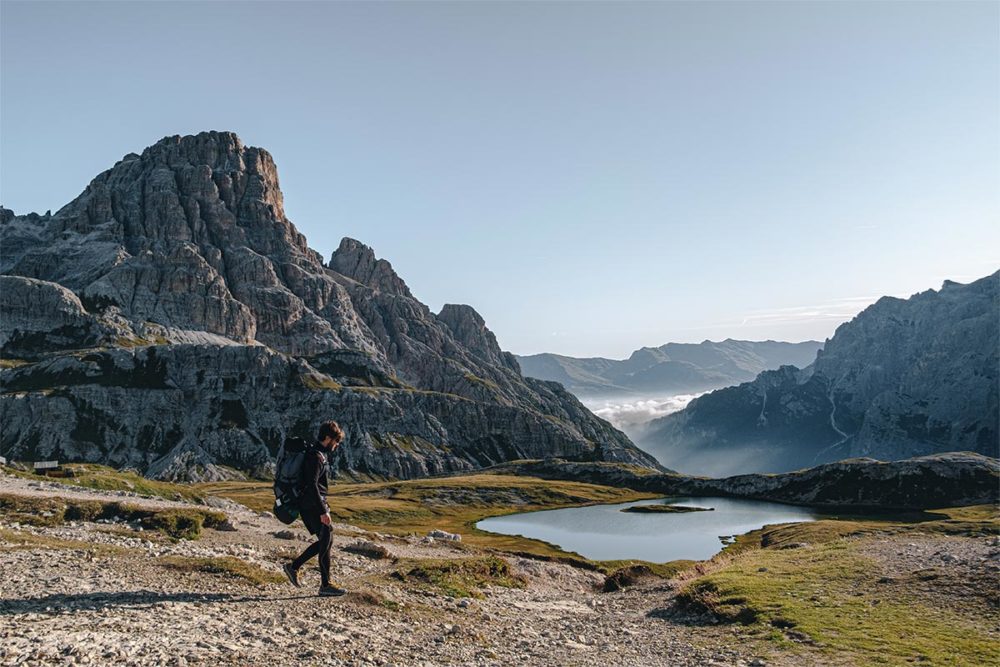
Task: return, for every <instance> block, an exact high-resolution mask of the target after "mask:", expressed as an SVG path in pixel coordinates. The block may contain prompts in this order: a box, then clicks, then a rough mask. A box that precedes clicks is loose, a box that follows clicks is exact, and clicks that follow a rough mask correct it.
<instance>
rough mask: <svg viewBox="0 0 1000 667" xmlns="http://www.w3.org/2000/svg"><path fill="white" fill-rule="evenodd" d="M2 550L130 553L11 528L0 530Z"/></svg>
mask: <svg viewBox="0 0 1000 667" xmlns="http://www.w3.org/2000/svg"><path fill="white" fill-rule="evenodd" d="M0 549H54V550H58V549H73V550H82V551H89V552H90V553H91V554H93V555H95V556H118V555H121V554H124V553H126V552H127V551H128V549H126V548H124V547H119V546H114V545H110V544H95V543H93V542H86V541H84V540H66V539H62V538H58V537H50V536H48V535H36V534H34V533H29V532H25V531H21V530H11V529H9V528H0Z"/></svg>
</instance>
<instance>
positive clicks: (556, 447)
mask: <svg viewBox="0 0 1000 667" xmlns="http://www.w3.org/2000/svg"><path fill="white" fill-rule="evenodd" d="M0 274H7V276H8V277H7V278H5V279H4V281H3V287H4V288H3V289H2V290H0V306H2V308H3V313H4V315H5V317H4V318H3V321H2V322H0V353H3V354H4V356H5V358H8V357H13V358H18V359H21V360H23V361H24V362H25V363H24V364H23V365H22V366H19V367H18V369H0V374H5V375H10V376H12V377H9V378H8V377H4V378H2V379H0V385H3V386H4V387H5V390H6V389H9V388H15V387H20V388H21V389H23V390H26V391H28V392H29V393H32V399H31V401H29V402H30V403H31V405H28V402H25V403H12V400H13V394H10V393H9V392H8V393H3V392H0V408H3V409H4V410H6V412H4V413H3V414H4V427H5V428H4V434H3V438H2V439H0V452H3V453H4V455H14V453H16V455H17V456H34V457H43V458H44V457H50V458H60V459H65V458H69V459H73V460H79V459H83V460H89V461H104V462H108V463H112V464H115V465H123V464H128V465H136V466H138V467H141V468H142V469H143V470H144V472H146V473H147V474H151V475H157V476H161V477H162V476H168V477H174V476H185V475H188V474H189V473H191V472H192V471H194V472H193V473H192V474H201V473H200V472H198V471H200V470H215V469H216V468H214V467H213V466H217V465H218V464H223V465H225V466H229V467H230V468H236V469H240V470H245V471H254V472H260V471H266V469H267V466H268V465H269V464H270V463H272V462H273V454H274V452H275V451H277V447H278V446H279V445H280V443H281V441H282V439H283V438H284V437H285V436H286V435H288V434H289V433H296V434H299V435H302V434H309V433H313V432H315V428H316V425H317V424H318V422H319V421H320V420H322V419H323V418H324V417H325V418H327V419H329V418H332V417H335V418H337V419H338V420H339V421H341V422H342V423H343V424H344V425H345V428H346V429H347V431H348V433H350V434H352V435H351V440H350V442H348V443H346V444H345V447H344V448H343V450H342V451H341V453H340V454H339V455H338V457H339V458H338V461H336V462H335V463H333V465H335V466H336V467H339V468H341V469H349V470H354V471H359V472H365V473H366V474H376V475H388V476H397V477H414V476H421V475H426V474H440V473H442V472H447V471H454V470H465V469H472V468H477V467H482V466H485V465H491V464H493V463H496V462H499V461H504V460H512V459H521V458H538V457H546V456H551V455H559V456H569V457H572V458H576V459H587V460H591V459H601V460H620V461H625V462H631V463H637V464H639V465H646V466H655V462H654V461H653V460H652V459H651V457H649V456H647V455H645V454H644V453H642V452H641V451H639V450H637V449H636V448H635V446H634V445H632V443H630V442H629V441H628V439H627V438H626V437H625V436H624V435H623V434H621V433H619V432H617V431H615V430H614V429H612V428H611V427H610V426H608V425H607V424H606V423H604V422H601V421H600V420H598V419H596V418H595V417H594V416H593V415H592V414H590V413H589V412H587V411H586V409H585V408H584V407H583V406H582V405H581V404H580V403H579V402H577V401H576V400H575V399H574V398H573V397H572V396H570V395H569V394H566V393H565V392H564V391H563V390H562V388H561V387H559V386H558V385H550V384H548V383H544V382H540V381H536V380H532V379H529V378H524V377H523V376H522V375H521V373H520V371H519V368H518V365H517V362H516V361H515V360H514V359H513V357H512V356H511V355H510V354H508V353H505V352H503V351H501V350H500V347H499V345H498V344H497V342H496V338H495V336H493V334H492V333H491V332H490V331H489V330H488V329H487V328H486V325H485V322H484V321H483V318H482V317H480V316H479V315H478V313H476V312H475V311H474V310H473V309H472V308H470V307H468V306H451V307H448V308H446V309H445V310H443V311H442V314H441V316H440V317H438V316H435V315H433V314H432V313H431V312H430V310H429V309H428V308H427V306H426V305H424V304H423V303H421V302H420V301H418V300H417V299H416V298H415V297H414V296H413V295H412V294H411V293H410V290H409V288H408V287H407V286H406V283H405V282H403V280H402V279H401V278H400V277H399V276H398V275H397V274H396V272H395V271H394V270H393V268H392V265H391V264H389V262H388V261H386V260H384V259H379V258H377V257H376V256H375V252H374V251H373V250H372V249H371V248H370V247H368V246H367V245H365V244H364V243H361V242H360V241H357V240H354V239H350V238H345V239H344V240H343V241H342V242H341V244H340V246H339V247H338V248H337V250H336V251H335V252H334V253H333V255H332V257H331V259H330V262H329V265H324V264H323V262H322V259H321V256H320V255H319V253H317V252H315V251H314V250H312V249H310V248H309V246H308V244H307V243H306V239H305V237H304V236H302V234H300V233H299V232H298V231H297V230H296V229H295V227H294V226H293V225H292V223H291V222H290V221H289V220H288V219H287V218H286V217H285V213H284V209H283V204H282V196H281V190H280V188H279V185H278V174H277V169H276V167H275V165H274V161H273V159H272V158H271V156H270V154H269V153H267V151H265V150H263V149H260V148H253V147H248V146H245V145H244V144H243V143H242V142H241V141H240V139H239V137H237V136H236V135H235V134H233V133H231V132H203V133H200V134H197V135H191V136H171V137H166V138H164V139H162V140H160V141H158V142H157V143H156V144H154V145H152V146H150V147H148V148H146V149H145V150H143V151H142V152H141V153H130V154H128V155H126V156H125V157H124V158H123V159H122V160H120V161H119V162H117V163H116V164H115V165H114V166H113V167H112V168H111V169H109V170H107V171H105V172H103V173H102V174H100V175H98V176H97V177H96V178H95V179H94V180H93V181H91V183H90V184H89V185H88V186H87V188H86V189H85V190H84V192H83V193H82V194H81V195H80V196H78V197H77V198H76V199H74V200H73V201H72V202H70V203H69V204H67V205H66V206H64V207H63V208H62V209H60V210H59V212H58V213H56V215H54V216H51V217H48V216H44V217H43V216H37V215H26V216H17V215H13V214H12V213H10V212H7V211H2V212H0ZM8 314H10V315H11V316H10V317H7V315H8ZM83 349H86V350H95V349H96V350H98V352H95V353H94V355H91V356H88V357H86V358H82V357H77V356H74V353H75V352H77V351H79V350H83ZM60 369H62V370H60ZM22 373H23V375H19V374H22ZM14 375H18V377H13V376H14ZM70 385H72V388H71V389H67V390H66V391H65V392H63V393H61V394H60V395H59V397H58V398H57V399H51V400H50V396H51V392H48V389H51V388H52V387H55V386H60V387H69V386H70ZM352 387H357V388H359V389H351V388H352ZM143 392H146V393H143ZM8 406H10V408H9V410H8V409H7V408H8ZM52 414H55V415H57V418H50V415H52ZM66 434H71V435H70V437H69V440H67V435H66ZM213 474H214V473H213Z"/></svg>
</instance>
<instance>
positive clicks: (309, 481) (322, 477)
mask: <svg viewBox="0 0 1000 667" xmlns="http://www.w3.org/2000/svg"><path fill="white" fill-rule="evenodd" d="M343 439H344V431H343V429H341V428H340V425H339V424H337V422H334V421H330V422H325V423H324V424H322V425H321V426H320V427H319V436H318V438H317V441H316V443H315V444H313V445H312V446H311V447H310V448H309V449H308V450H307V451H306V453H305V460H304V461H303V463H302V477H301V479H302V493H301V495H300V496H299V512H300V515H301V516H302V523H304V524H305V525H306V528H308V529H309V533H310V534H311V535H315V536H316V541H315V542H314V543H312V544H310V545H309V546H308V547H306V550H305V551H303V552H302V553H301V554H300V555H299V557H298V558H296V559H295V560H294V561H292V562H291V563H285V566H284V570H285V574H286V575H288V580H289V581H291V582H292V585H293V586H301V585H302V584H300V583H299V568H301V567H302V566H303V565H305V564H306V561H308V560H309V559H310V558H312V557H313V556H317V555H318V556H319V572H320V577H321V578H322V582H321V585H320V587H319V594H320V595H324V596H336V595H343V594H344V593H346V592H347V591H345V590H344V589H343V588H340V587H338V586H334V585H333V584H332V583H331V581H330V543H331V541H332V538H333V535H332V533H331V530H330V507H329V506H328V505H327V504H326V491H327V480H326V465H327V463H326V457H327V455H329V454H330V453H331V452H333V450H335V449H337V447H338V446H340V443H341V441H342V440H343Z"/></svg>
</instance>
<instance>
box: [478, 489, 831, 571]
mask: <svg viewBox="0 0 1000 667" xmlns="http://www.w3.org/2000/svg"><path fill="white" fill-rule="evenodd" d="M818 518H821V515H820V514H819V513H818V512H817V511H815V510H813V509H810V508H808V507H798V506H793V505H783V504H780V503H771V502H765V501H758V500H743V499H737V498H710V497H705V498H691V497H672V498H662V499H659V500H652V501H650V500H642V501H637V502H629V503H619V504H613V505H589V506H586V507H569V508H564V509H555V510H543V511H538V512H524V513H521V514H508V515H506V516H498V517H491V518H488V519H483V520H482V521H479V522H478V523H477V524H476V527H477V528H479V529H480V530H484V531H488V532H491V533H498V534H501V535H517V536H521V537H527V538H532V539H537V540H543V541H545V542H548V543H550V544H554V545H557V546H559V547H560V548H561V549H563V550H565V551H574V552H576V553H578V554H580V555H581V556H584V557H585V558H590V559H592V560H628V559H635V560H646V561H650V562H654V563H664V562H668V561H672V560H705V559H708V558H711V557H712V556H714V555H715V554H716V553H718V552H719V550H720V549H721V548H722V547H723V546H724V545H725V544H728V543H729V542H730V541H731V540H732V539H733V538H734V536H736V535H740V534H743V533H746V532H749V531H751V530H756V529H758V528H761V527H763V526H765V525H768V524H776V523H795V522H803V521H814V520H816V519H818Z"/></svg>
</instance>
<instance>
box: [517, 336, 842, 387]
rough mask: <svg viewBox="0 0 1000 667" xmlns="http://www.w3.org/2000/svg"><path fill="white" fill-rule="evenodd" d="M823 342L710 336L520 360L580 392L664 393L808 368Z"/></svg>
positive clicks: (536, 373) (531, 371) (535, 373)
mask: <svg viewBox="0 0 1000 667" xmlns="http://www.w3.org/2000/svg"><path fill="white" fill-rule="evenodd" d="M822 346H823V344H822V343H819V342H817V341H806V342H804V343H783V342H778V341H773V340H768V341H749V340H732V339H727V340H724V341H720V342H713V341H710V340H706V341H703V342H701V343H697V344H690V343H667V344H666V345H661V346H660V347H644V348H642V349H640V350H636V351H635V352H633V353H632V355H631V356H630V357H629V358H628V359H624V360H616V359H604V358H602V357H593V358H589V359H578V358H575V357H565V356H562V355H558V354H548V353H545V354H534V355H531V356H526V357H518V362H519V363H520V364H521V369H522V370H523V371H524V374H525V375H529V376H531V377H537V378H541V379H543V380H552V381H555V382H561V383H563V384H564V385H565V386H566V388H567V389H569V390H570V391H571V392H573V393H574V394H576V395H577V396H583V397H615V396H628V395H643V394H645V395H649V394H657V395H661V396H662V395H667V394H693V393H697V392H701V391H706V390H709V389H718V388H720V387H727V386H729V385H734V384H738V383H740V382H746V381H748V380H752V379H753V378H755V377H756V376H757V374H758V373H760V372H761V371H764V370H768V369H774V368H778V367H779V366H785V365H791V366H797V367H799V368H803V367H805V366H808V365H809V364H810V363H812V362H813V360H814V359H815V358H816V353H817V352H818V351H819V350H820V348H822Z"/></svg>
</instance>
